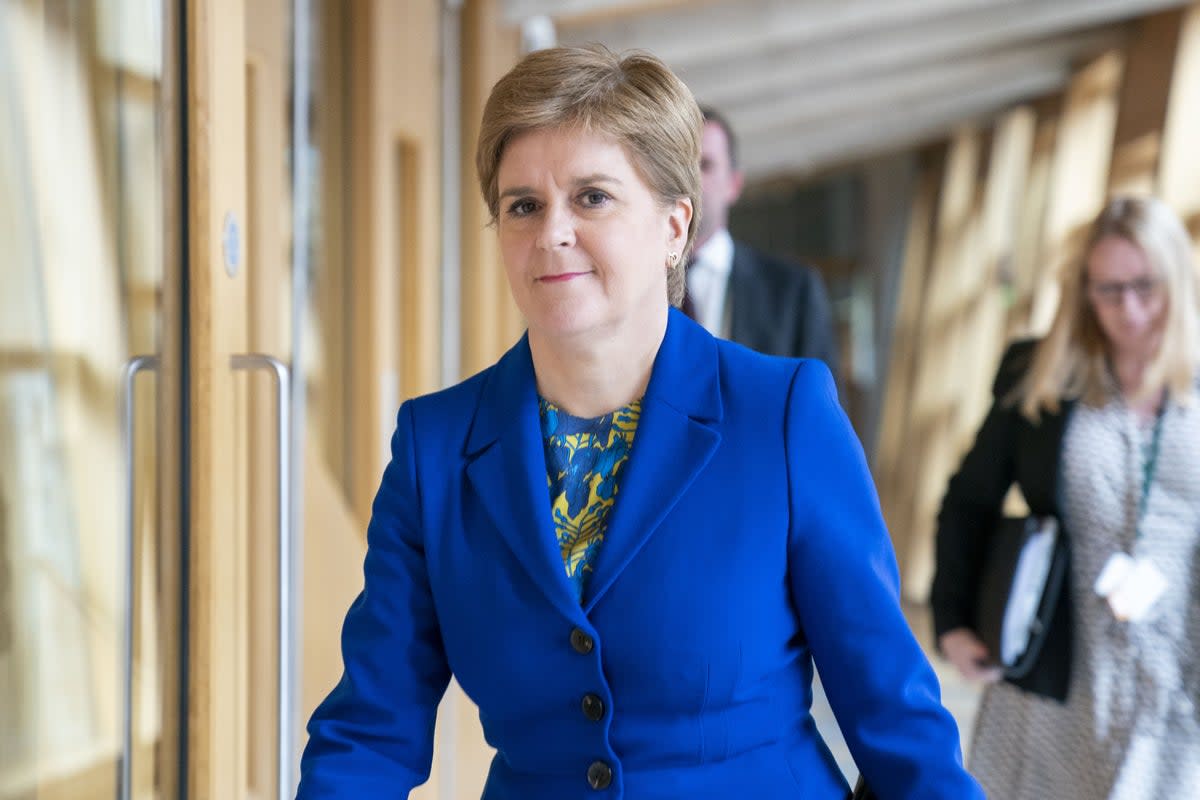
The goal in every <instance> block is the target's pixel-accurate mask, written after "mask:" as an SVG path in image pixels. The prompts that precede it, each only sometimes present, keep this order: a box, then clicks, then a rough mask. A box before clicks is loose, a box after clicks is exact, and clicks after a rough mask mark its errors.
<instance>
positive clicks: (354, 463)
mask: <svg viewBox="0 0 1200 800" xmlns="http://www.w3.org/2000/svg"><path fill="white" fill-rule="evenodd" d="M348 20H349V23H350V25H349V30H348V43H349V44H348V54H349V60H348V63H347V69H348V73H349V75H348V77H349V84H350V89H349V93H350V95H349V118H350V126H349V131H348V137H349V148H348V153H349V159H350V166H349V174H348V183H349V186H348V192H347V196H348V198H349V204H350V214H349V217H350V220H351V223H350V226H349V229H348V231H347V233H348V235H349V241H350V247H349V260H350V263H351V265H352V267H351V268H352V269H353V270H354V275H353V280H352V281H351V283H350V285H351V286H352V296H351V297H350V300H349V302H350V305H351V308H352V309H353V314H352V328H351V339H352V341H353V347H352V348H351V350H350V354H351V360H352V365H351V375H352V379H351V383H352V385H351V390H350V402H349V406H350V407H351V408H353V409H354V410H355V413H354V415H353V420H352V421H351V427H350V433H349V438H350V448H349V450H350V456H349V460H350V462H351V468H350V476H349V478H350V479H349V484H350V487H349V489H350V491H349V494H350V497H351V504H352V507H353V508H354V511H355V513H356V514H357V515H358V516H359V518H360V520H361V521H362V523H363V525H364V526H365V524H366V520H367V519H368V517H369V514H370V505H371V500H372V498H373V497H374V494H375V490H376V489H377V488H378V481H379V476H380V474H381V471H382V469H383V466H384V459H385V457H386V442H387V441H388V439H389V437H390V435H391V428H392V425H393V424H394V421H395V417H394V415H395V409H396V407H397V406H398V404H399V402H400V401H401V400H402V399H403V398H404V397H409V396H412V395H416V394H421V393H424V392H429V391H432V390H434V389H436V388H438V386H439V385H440V375H439V371H440V363H441V362H440V356H441V334H440V329H439V324H440V308H441V303H440V300H439V292H440V287H441V277H440V261H439V241H440V227H439V226H440V210H439V209H440V198H441V184H440V175H441V169H440V160H439V159H440V157H441V116H440V113H439V109H440V107H441V106H440V102H441V100H440V86H441V79H440V74H441V73H440V45H439V42H440V34H439V32H440V20H441V4H440V3H438V2H435V0H405V2H403V3H396V2H386V0H363V1H362V2H360V3H357V4H355V6H354V12H353V13H352V14H348Z"/></svg>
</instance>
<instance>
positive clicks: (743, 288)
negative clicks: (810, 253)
mask: <svg viewBox="0 0 1200 800" xmlns="http://www.w3.org/2000/svg"><path fill="white" fill-rule="evenodd" d="M728 292H729V298H730V303H731V319H730V337H729V338H731V339H732V340H733V341H735V342H737V343H738V344H743V345H745V346H746V347H749V348H750V349H752V350H757V351H759V352H760V353H767V354H768V355H775V356H790V357H793V358H819V359H821V360H822V361H824V362H825V364H826V366H828V367H829V369H830V371H831V372H832V373H833V374H834V375H837V368H838V351H837V345H836V342H835V341H834V335H833V310H832V308H831V307H830V304H829V295H828V294H827V293H826V291H825V284H824V283H823V282H822V281H821V276H820V275H819V274H818V273H817V271H816V270H814V269H813V268H812V267H807V266H803V265H799V264H790V263H788V262H786V261H783V260H780V259H778V258H774V257H772V256H769V255H767V254H765V253H762V252H759V251H758V250H755V249H754V248H752V247H750V246H748V245H745V244H742V243H741V242H734V244H733V269H732V271H731V272H730V274H729V289H728Z"/></svg>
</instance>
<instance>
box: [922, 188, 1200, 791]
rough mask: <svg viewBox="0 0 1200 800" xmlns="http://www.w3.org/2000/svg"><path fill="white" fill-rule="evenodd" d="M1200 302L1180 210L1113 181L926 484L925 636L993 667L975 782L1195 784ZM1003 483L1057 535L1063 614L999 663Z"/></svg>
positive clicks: (997, 786) (969, 663) (981, 671)
mask: <svg viewBox="0 0 1200 800" xmlns="http://www.w3.org/2000/svg"><path fill="white" fill-rule="evenodd" d="M1197 320H1198V314H1197V282H1196V265H1195V261H1194V260H1193V255H1192V247H1191V242H1190V241H1189V238H1188V235H1187V231H1186V230H1185V229H1184V226H1183V225H1182V223H1181V222H1180V220H1179V219H1178V218H1177V217H1176V216H1175V215H1174V214H1173V213H1172V212H1171V211H1170V210H1169V209H1168V208H1167V207H1166V206H1165V205H1164V204H1163V203H1161V202H1159V201H1157V200H1154V199H1151V198H1134V197H1119V198H1116V199H1114V200H1112V201H1111V202H1110V203H1109V204H1108V205H1107V206H1106V207H1105V208H1104V210H1103V211H1102V212H1101V214H1100V215H1099V217H1098V218H1097V219H1096V220H1095V222H1094V223H1093V225H1092V228H1091V231H1090V235H1089V237H1088V239H1087V242H1086V246H1085V248H1084V250H1083V253H1082V255H1081V257H1079V258H1078V259H1077V260H1075V261H1074V263H1072V264H1070V265H1069V266H1068V268H1067V270H1066V272H1065V274H1064V276H1063V279H1062V295H1061V303H1060V306H1059V308H1058V312H1057V316H1056V317H1055V319H1054V322H1053V324H1052V325H1051V328H1050V331H1049V333H1048V334H1047V335H1046V336H1045V338H1043V339H1041V340H1040V341H1038V342H1036V343H1034V342H1023V343H1018V344H1016V345H1014V346H1013V347H1011V348H1010V349H1009V351H1008V353H1007V354H1006V355H1005V357H1004V359H1003V361H1002V363H1001V366H1000V370H999V374H998V376H997V378H996V382H995V388H994V391H995V397H996V400H995V403H994V404H993V407H992V409H991V411H990V412H989V414H988V416H987V418H986V419H985V420H984V423H983V425H982V427H981V428H980V430H979V432H978V435H977V438H976V440H975V443H974V446H973V447H972V448H971V450H970V451H969V452H968V453H967V455H966V457H965V459H964V460H963V463H962V466H961V467H960V469H959V471H958V473H957V474H956V475H955V476H954V477H953V478H952V479H951V481H950V484H949V488H948V490H947V493H946V496H945V499H944V501H943V505H942V510H941V514H940V516H939V519H938V545H937V561H938V568H937V577H936V579H935V581H934V590H933V607H934V620H935V629H936V632H937V635H938V645H939V647H940V649H941V651H942V653H943V654H944V655H945V656H946V657H947V658H948V659H949V660H950V661H951V662H953V663H954V665H955V666H956V667H957V668H958V669H959V670H960V671H961V672H962V673H963V674H964V675H965V676H967V677H969V678H973V679H977V680H983V681H988V682H990V683H991V684H992V685H991V686H990V687H989V688H988V689H987V691H986V693H985V695H984V700H983V705H982V707H981V710H980V713H979V718H978V721H977V724H976V729H975V737H974V743H973V747H972V750H971V762H970V767H971V770H972V772H973V773H974V774H975V775H976V776H977V777H978V778H979V779H980V781H981V783H982V784H983V786H984V789H985V790H986V792H987V795H988V797H992V798H996V799H997V800H1035V799H1036V800H1042V799H1043V798H1055V800H1104V799H1105V798H1107V800H1137V799H1140V798H1148V797H1176V796H1188V797H1191V796H1193V795H1194V793H1195V792H1197V791H1200V591H1198V588H1200V403H1197V402H1196V400H1197V364H1198V362H1200V345H1198V341H1197V339H1198V328H1200V325H1198V321H1197ZM1014 483H1016V484H1017V485H1018V486H1019V487H1020V489H1021V491H1022V493H1023V495H1024V497H1025V500H1026V502H1027V503H1028V505H1029V508H1030V510H1031V512H1032V513H1033V514H1035V515H1039V516H1053V517H1055V518H1056V519H1057V520H1058V524H1059V530H1060V531H1062V532H1063V534H1064V535H1065V536H1066V538H1067V541H1068V543H1069V547H1070V567H1069V571H1068V573H1067V583H1066V588H1065V589H1064V591H1063V594H1062V600H1063V602H1062V603H1061V604H1060V607H1059V613H1060V614H1061V616H1060V617H1059V618H1057V619H1056V621H1055V622H1053V623H1052V624H1051V626H1050V630H1051V635H1050V637H1049V640H1048V641H1047V644H1046V650H1045V651H1044V652H1043V656H1042V658H1041V660H1040V661H1039V662H1038V666H1037V668H1036V669H1035V671H1034V672H1033V673H1032V674H1031V675H1029V676H1028V677H1026V678H1024V679H1022V680H1018V681H1015V682H1013V681H1002V680H998V679H999V678H1000V671H999V669H998V668H997V667H995V666H993V665H995V664H996V663H997V659H996V655H997V654H995V653H989V652H988V650H987V648H986V646H985V645H984V644H983V643H982V641H981V640H980V638H979V636H978V635H977V632H976V631H975V630H973V629H972V625H973V619H972V614H973V611H974V609H973V597H974V592H975V589H976V587H977V585H978V582H979V577H980V574H981V570H982V568H983V564H982V561H983V554H984V553H985V552H986V551H987V543H986V542H984V541H981V539H983V538H984V537H985V535H986V532H987V531H989V530H991V529H992V527H993V523H994V521H995V519H996V518H997V516H998V514H999V513H1000V509H1001V505H1002V503H1003V501H1004V498H1005V495H1006V493H1007V492H1008V490H1009V488H1010V487H1011V486H1012V484H1014ZM1064 689H1065V691H1063V690H1064ZM1181 791H1182V794H1180V792H1181Z"/></svg>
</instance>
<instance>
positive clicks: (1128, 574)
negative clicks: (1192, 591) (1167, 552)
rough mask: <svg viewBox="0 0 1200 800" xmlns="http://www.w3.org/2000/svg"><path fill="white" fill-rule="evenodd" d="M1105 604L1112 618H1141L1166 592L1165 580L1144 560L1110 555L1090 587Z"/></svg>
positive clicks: (1158, 571) (1132, 619) (1119, 554)
mask: <svg viewBox="0 0 1200 800" xmlns="http://www.w3.org/2000/svg"><path fill="white" fill-rule="evenodd" d="M1093 588H1094V589H1095V591H1096V594H1098V595H1099V596H1100V597H1103V598H1104V599H1105V600H1107V601H1108V607H1109V610H1111V611H1112V615H1113V616H1114V617H1115V618H1116V619H1118V620H1120V621H1121V622H1136V621H1137V620H1139V619H1142V618H1143V617H1145V616H1146V614H1147V613H1148V612H1149V611H1150V609H1151V608H1153V607H1154V604H1155V603H1157V602H1158V601H1159V599H1160V598H1161V597H1162V596H1163V593H1164V592H1166V591H1167V578H1166V576H1165V575H1163V574H1162V571H1161V570H1159V568H1158V567H1156V566H1154V564H1153V563H1152V562H1150V561H1149V560H1147V559H1144V558H1133V557H1132V556H1129V555H1127V554H1125V553H1113V554H1112V555H1111V556H1110V557H1109V559H1108V561H1107V562H1105V564H1104V568H1103V569H1101V570H1100V575H1099V576H1098V577H1097V578H1096V583H1095V586H1094V587H1093Z"/></svg>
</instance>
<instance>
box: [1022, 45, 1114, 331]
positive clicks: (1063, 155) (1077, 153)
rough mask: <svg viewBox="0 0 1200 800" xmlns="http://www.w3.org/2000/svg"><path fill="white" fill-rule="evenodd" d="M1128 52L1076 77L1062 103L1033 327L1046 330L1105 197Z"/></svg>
mask: <svg viewBox="0 0 1200 800" xmlns="http://www.w3.org/2000/svg"><path fill="white" fill-rule="evenodd" d="M1124 64H1125V56H1124V53H1123V52H1121V51H1119V50H1110V51H1108V52H1106V53H1104V54H1102V55H1100V56H1098V57H1097V58H1095V59H1094V60H1092V61H1091V62H1089V63H1088V64H1086V65H1084V66H1083V67H1082V68H1081V69H1080V70H1079V72H1078V73H1076V75H1075V76H1074V77H1073V78H1072V80H1071V85H1070V87H1069V89H1068V90H1067V94H1066V99H1065V101H1064V104H1063V111H1062V116H1061V119H1060V123H1059V130H1058V136H1057V139H1056V143H1055V152H1054V163H1053V166H1052V168H1051V176H1050V190H1049V191H1050V194H1049V203H1048V205H1047V209H1046V227H1045V234H1044V240H1043V243H1042V258H1041V267H1040V270H1039V275H1038V279H1037V286H1036V289H1035V291H1034V299H1033V310H1032V314H1031V318H1030V329H1031V330H1032V331H1033V332H1035V333H1044V332H1045V330H1046V329H1047V328H1048V327H1049V325H1050V320H1051V319H1053V317H1054V311H1055V309H1056V308H1057V307H1058V292H1059V289H1058V271H1059V268H1060V267H1061V265H1062V261H1063V259H1064V258H1068V257H1070V256H1071V254H1072V253H1073V251H1074V249H1075V248H1077V247H1078V244H1079V239H1080V238H1081V237H1082V236H1083V235H1085V234H1086V228H1087V225H1088V223H1090V222H1091V220H1092V219H1094V218H1095V216H1096V214H1098V213H1099V211H1100V209H1101V208H1102V207H1103V205H1104V200H1105V197H1106V196H1107V186H1108V169H1109V164H1110V162H1111V160H1112V147H1113V136H1114V133H1115V129H1116V121H1117V95H1118V91H1119V89H1120V84H1121V76H1122V74H1123V71H1124Z"/></svg>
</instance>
